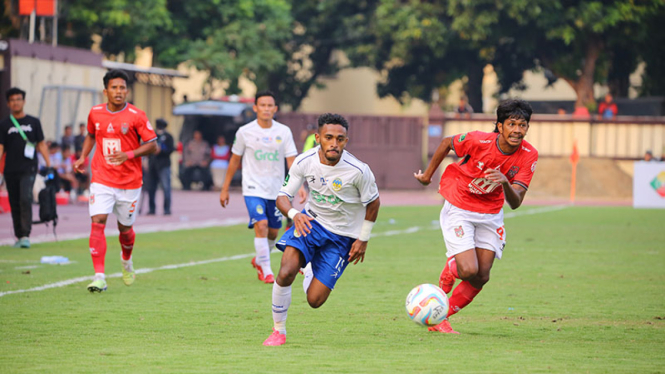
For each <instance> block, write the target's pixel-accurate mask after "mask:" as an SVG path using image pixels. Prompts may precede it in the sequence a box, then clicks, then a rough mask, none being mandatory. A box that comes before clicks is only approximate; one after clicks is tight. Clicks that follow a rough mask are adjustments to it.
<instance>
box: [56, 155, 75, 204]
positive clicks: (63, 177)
mask: <svg viewBox="0 0 665 374" xmlns="http://www.w3.org/2000/svg"><path fill="white" fill-rule="evenodd" d="M75 161H76V160H72V150H71V148H69V147H67V148H63V149H62V161H61V162H60V165H59V166H58V169H57V170H58V176H59V177H60V185H61V186H62V189H63V190H65V191H66V192H69V193H70V194H71V197H72V198H74V197H75V196H76V192H77V190H78V180H77V179H76V176H75V175H74V174H75V173H74V168H73V165H74V162H75ZM72 190H73V191H72Z"/></svg>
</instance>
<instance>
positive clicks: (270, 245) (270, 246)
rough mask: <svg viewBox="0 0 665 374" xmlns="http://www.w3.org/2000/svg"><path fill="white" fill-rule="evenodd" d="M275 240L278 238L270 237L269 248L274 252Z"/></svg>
mask: <svg viewBox="0 0 665 374" xmlns="http://www.w3.org/2000/svg"><path fill="white" fill-rule="evenodd" d="M275 242H276V240H271V239H268V249H269V250H270V251H271V252H272V250H273V249H275Z"/></svg>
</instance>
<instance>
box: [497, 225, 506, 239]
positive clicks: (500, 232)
mask: <svg viewBox="0 0 665 374" xmlns="http://www.w3.org/2000/svg"><path fill="white" fill-rule="evenodd" d="M496 233H497V234H499V239H500V240H503V234H504V233H505V231H503V226H501V227H499V228H498V229H496Z"/></svg>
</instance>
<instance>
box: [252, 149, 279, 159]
mask: <svg viewBox="0 0 665 374" xmlns="http://www.w3.org/2000/svg"><path fill="white" fill-rule="evenodd" d="M254 158H255V159H256V160H257V161H279V152H278V151H275V152H266V151H262V150H260V149H258V150H256V151H255V152H254Z"/></svg>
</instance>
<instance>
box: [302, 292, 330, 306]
mask: <svg viewBox="0 0 665 374" xmlns="http://www.w3.org/2000/svg"><path fill="white" fill-rule="evenodd" d="M327 299H328V297H327V296H325V295H314V294H310V293H308V294H307V303H308V304H309V306H310V307H312V308H313V309H316V308H318V307H320V306H321V305H323V304H324V303H325V302H326V300H327Z"/></svg>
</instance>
